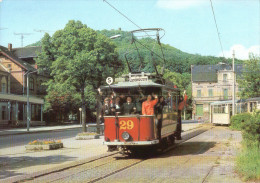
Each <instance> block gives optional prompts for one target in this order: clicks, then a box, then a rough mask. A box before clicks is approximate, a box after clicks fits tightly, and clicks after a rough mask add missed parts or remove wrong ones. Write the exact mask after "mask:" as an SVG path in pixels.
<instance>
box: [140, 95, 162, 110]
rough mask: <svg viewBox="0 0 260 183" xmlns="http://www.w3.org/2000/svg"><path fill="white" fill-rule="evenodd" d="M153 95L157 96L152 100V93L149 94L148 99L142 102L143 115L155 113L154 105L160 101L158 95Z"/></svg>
mask: <svg viewBox="0 0 260 183" xmlns="http://www.w3.org/2000/svg"><path fill="white" fill-rule="evenodd" d="M153 97H154V98H155V99H154V100H152V95H148V96H147V100H146V101H144V102H143V104H142V114H143V115H154V106H155V105H156V103H157V102H158V97H157V95H154V94H153Z"/></svg>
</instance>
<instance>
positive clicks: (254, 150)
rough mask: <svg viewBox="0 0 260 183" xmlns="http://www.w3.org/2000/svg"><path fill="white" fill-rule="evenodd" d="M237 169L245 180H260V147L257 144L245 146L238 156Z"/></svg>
mask: <svg viewBox="0 0 260 183" xmlns="http://www.w3.org/2000/svg"><path fill="white" fill-rule="evenodd" d="M236 169H237V171H238V172H239V173H240V174H241V175H242V176H243V180H245V181H247V180H260V149H259V147H257V146H254V147H249V148H244V150H243V151H242V152H241V153H240V154H239V155H238V156H237V161H236Z"/></svg>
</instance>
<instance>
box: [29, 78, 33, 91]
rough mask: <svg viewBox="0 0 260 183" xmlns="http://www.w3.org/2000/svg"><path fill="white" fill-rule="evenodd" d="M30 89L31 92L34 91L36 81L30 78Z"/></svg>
mask: <svg viewBox="0 0 260 183" xmlns="http://www.w3.org/2000/svg"><path fill="white" fill-rule="evenodd" d="M29 89H30V90H34V79H33V78H30V81H29Z"/></svg>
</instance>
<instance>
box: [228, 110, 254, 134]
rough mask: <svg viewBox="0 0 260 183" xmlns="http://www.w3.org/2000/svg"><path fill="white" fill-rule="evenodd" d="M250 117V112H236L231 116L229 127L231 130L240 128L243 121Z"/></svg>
mask: <svg viewBox="0 0 260 183" xmlns="http://www.w3.org/2000/svg"><path fill="white" fill-rule="evenodd" d="M251 117H252V115H251V114H250V113H241V114H236V115H234V116H232V117H231V125H230V128H231V129H233V130H242V126H243V123H245V122H246V121H247V120H249V119H250V118H251Z"/></svg>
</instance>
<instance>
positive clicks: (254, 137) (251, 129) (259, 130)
mask: <svg viewBox="0 0 260 183" xmlns="http://www.w3.org/2000/svg"><path fill="white" fill-rule="evenodd" d="M242 128H243V130H242V136H243V142H244V144H245V145H246V146H247V147H253V146H256V147H258V148H259V147H260V114H259V113H255V114H253V115H252V117H251V118H249V119H248V120H246V121H245V122H244V123H243V125H242Z"/></svg>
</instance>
